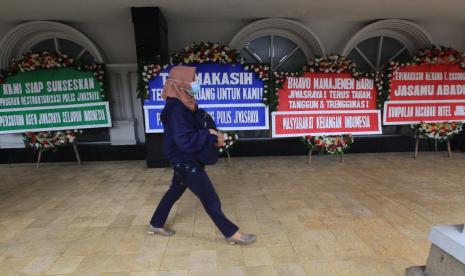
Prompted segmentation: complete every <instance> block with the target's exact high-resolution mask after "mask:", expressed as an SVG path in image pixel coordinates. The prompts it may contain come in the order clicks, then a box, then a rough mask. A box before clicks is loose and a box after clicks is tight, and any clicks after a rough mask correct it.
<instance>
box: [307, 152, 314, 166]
mask: <svg viewBox="0 0 465 276" xmlns="http://www.w3.org/2000/svg"><path fill="white" fill-rule="evenodd" d="M312 152H313V151H312V150H308V164H309V165H311V164H312Z"/></svg>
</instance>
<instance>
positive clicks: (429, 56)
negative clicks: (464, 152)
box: [376, 45, 465, 140]
mask: <svg viewBox="0 0 465 276" xmlns="http://www.w3.org/2000/svg"><path fill="white" fill-rule="evenodd" d="M422 64H458V65H459V66H460V68H462V69H464V70H465V54H464V53H463V52H460V51H458V50H455V49H453V48H452V47H446V46H436V45H433V46H432V48H431V49H424V50H421V51H420V52H418V53H417V54H416V55H415V56H414V57H413V58H412V60H411V61H408V62H398V61H391V62H390V63H388V64H387V65H386V67H385V69H384V73H383V74H379V75H378V76H377V81H376V82H377V86H378V88H379V91H380V92H379V97H378V106H380V108H382V106H383V105H384V102H385V101H389V99H390V94H391V83H390V79H391V76H392V74H394V73H395V72H396V71H397V70H399V69H400V68H402V67H405V66H411V65H422ZM462 125H463V124H462V123H458V122H443V123H421V124H416V125H412V126H411V127H412V128H413V129H415V130H416V131H417V135H420V137H426V138H430V139H435V140H446V139H448V138H450V137H452V136H453V135H455V134H457V133H459V132H460V131H461V130H462Z"/></svg>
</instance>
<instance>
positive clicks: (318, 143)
mask: <svg viewBox="0 0 465 276" xmlns="http://www.w3.org/2000/svg"><path fill="white" fill-rule="evenodd" d="M301 141H302V143H304V145H305V146H307V148H308V149H309V150H315V151H321V152H326V153H329V154H341V153H343V152H344V151H345V150H347V149H348V148H349V146H350V145H351V144H352V143H353V142H354V138H353V137H352V135H350V134H347V135H338V136H310V135H309V136H305V137H303V138H302V139H301Z"/></svg>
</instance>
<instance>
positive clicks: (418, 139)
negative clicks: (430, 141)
mask: <svg viewBox="0 0 465 276" xmlns="http://www.w3.org/2000/svg"><path fill="white" fill-rule="evenodd" d="M419 143H420V136H418V135H417V137H416V141H415V152H414V154H413V159H417V157H418V144H419Z"/></svg>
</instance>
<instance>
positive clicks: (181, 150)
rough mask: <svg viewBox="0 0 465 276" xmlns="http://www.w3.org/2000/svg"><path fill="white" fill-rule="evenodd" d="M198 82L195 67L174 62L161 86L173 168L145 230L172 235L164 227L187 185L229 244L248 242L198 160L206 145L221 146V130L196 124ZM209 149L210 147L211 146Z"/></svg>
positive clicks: (167, 147)
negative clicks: (231, 218) (167, 184)
mask: <svg viewBox="0 0 465 276" xmlns="http://www.w3.org/2000/svg"><path fill="white" fill-rule="evenodd" d="M199 91H200V86H199V84H198V83H197V82H195V67H188V66H175V67H173V68H172V69H171V71H170V73H169V75H168V79H167V80H166V84H165V86H164V87H163V94H162V96H163V99H165V100H166V105H165V107H164V109H163V111H162V114H161V120H162V123H163V127H164V138H163V141H164V150H165V153H166V154H167V156H168V158H169V160H170V162H171V164H172V166H173V169H174V174H173V179H172V183H171V186H170V188H169V190H168V191H167V192H166V193H165V195H164V196H163V198H162V199H161V201H160V203H159V204H158V207H157V209H156V211H155V213H154V214H153V217H152V219H151V221H150V225H149V227H148V229H147V233H148V234H160V235H163V236H171V235H174V234H175V232H174V231H173V230H170V229H167V228H165V227H164V225H165V222H166V219H167V218H168V214H169V212H170V210H171V208H172V207H173V205H174V203H175V202H176V201H177V200H178V199H179V198H180V197H181V195H182V194H183V193H184V191H185V190H186V188H189V189H190V190H191V191H192V192H193V193H194V194H195V195H196V196H197V197H198V198H199V199H200V201H201V202H202V205H203V207H204V208H205V211H206V212H207V213H208V215H209V216H210V218H211V219H212V220H213V222H214V223H215V225H216V226H217V227H218V228H219V230H220V231H221V233H222V234H223V235H224V236H225V238H226V240H227V241H228V242H229V243H231V244H249V243H252V242H254V241H255V239H256V236H255V235H253V234H243V233H241V232H240V231H239V228H238V227H237V226H236V225H235V224H234V223H232V222H231V221H230V220H228V219H227V218H226V216H225V215H224V214H223V211H222V210H221V202H220V199H219V197H218V195H217V194H216V191H215V189H214V188H213V184H212V182H211V181H210V179H209V178H208V175H207V173H206V172H205V170H204V165H203V164H202V162H199V159H201V158H200V156H201V155H202V154H203V152H204V151H205V149H206V150H207V151H208V150H209V149H212V148H214V147H222V146H224V136H223V134H222V133H221V132H220V131H217V130H215V129H208V128H203V127H199V124H198V120H197V117H198V116H196V115H197V113H198V112H201V111H202V110H199V109H198V107H197V102H196V100H195V95H196V94H197V93H198V92H199ZM210 151H211V150H210Z"/></svg>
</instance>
